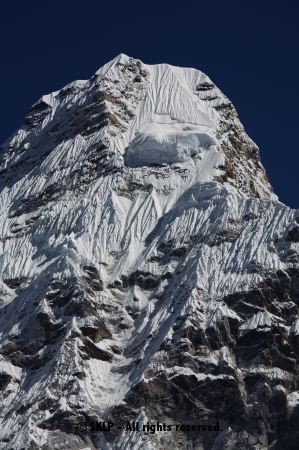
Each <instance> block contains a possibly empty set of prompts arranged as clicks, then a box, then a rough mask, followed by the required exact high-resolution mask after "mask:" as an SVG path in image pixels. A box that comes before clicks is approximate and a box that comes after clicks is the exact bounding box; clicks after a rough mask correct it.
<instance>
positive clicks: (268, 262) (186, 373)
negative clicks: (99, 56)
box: [0, 54, 299, 450]
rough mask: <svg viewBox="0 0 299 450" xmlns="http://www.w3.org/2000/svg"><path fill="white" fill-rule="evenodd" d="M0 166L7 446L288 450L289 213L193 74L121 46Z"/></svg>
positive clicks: (31, 125)
mask: <svg viewBox="0 0 299 450" xmlns="http://www.w3.org/2000/svg"><path fill="white" fill-rule="evenodd" d="M0 174H1V181H0V189H1V193H0V206H1V217H0V248H1V251H0V301H1V323H0V330H1V341H0V345H1V356H0V389H1V408H0V414H1V415H0V419H1V432H0V439H1V440H0V448H1V449H6V450H9V449H14V450H21V449H26V450H27V449H29V450H35V449H42V450H50V449H51V450H52V449H54V448H57V449H63V450H67V449H69V450H79V449H81V450H83V449H87V448H88V449H96V448H98V449H119V450H120V449H132V450H135V449H136V450H137V449H141V448H142V449H143V448H144V449H169V448H172V449H177V448H180V449H186V450H187V449H190V448H194V449H197V450H210V449H211V450H212V449H213V450H217V449H226V450H229V449H231V450H233V449H235V448H243V449H248V450H249V449H254V448H260V449H266V448H269V446H270V445H271V448H273V449H275V450H281V449H284V448H285V449H295V448H298V445H299V444H298V434H296V433H297V432H296V431H295V432H294V427H293V424H294V423H296V421H297V420H299V401H298V398H299V394H298V378H297V371H298V356H299V340H298V303H299V265H298V264H299V225H298V222H299V214H298V213H297V211H295V210H292V209H290V208H288V207H286V206H285V205H283V204H281V203H280V202H278V200H277V197H276V195H275V194H274V193H273V191H272V188H271V185H270V184H269V181H268V180H267V177H266V174H265V171H264V168H263V167H262V165H261V162H260V158H259V150H258V147H257V146H256V145H255V144H254V143H253V142H252V140H251V139H250V138H249V137H248V136H247V134H246V133H245V131H244V128H243V126H242V125H241V123H240V121H239V119H238V116H237V113H236V111H235V109H234V107H233V105H232V104H231V102H230V101H229V100H228V99H227V98H226V97H225V96H224V95H223V93H222V92H221V91H220V90H219V89H218V88H217V87H216V86H215V85H214V84H213V83H212V81H211V80H210V79H209V78H208V77H207V76H206V75H205V74H203V73H202V72H200V71H198V70H195V69H189V68H188V69H187V68H179V67H172V66H169V65H167V64H159V65H152V66H150V65H146V64H143V63H142V62H141V61H139V60H136V59H133V58H130V57H128V56H126V55H123V54H121V55H119V56H118V57H117V58H115V59H114V60H113V61H111V62H109V63H108V64H106V65H105V66H104V67H102V68H101V69H100V70H98V71H97V72H96V74H95V75H93V76H92V77H91V79H90V80H87V81H75V82H73V83H71V84H69V85H68V86H66V87H64V88H63V89H61V90H59V91H57V92H53V93H51V94H48V95H45V96H43V97H42V98H41V99H40V100H39V101H37V102H36V103H35V104H34V105H33V106H32V107H31V109H30V110H29V112H28V115H27V116H26V118H25V120H24V124H23V125H22V126H21V128H20V129H19V130H18V131H17V132H16V133H15V134H14V135H13V136H11V137H10V138H9V139H8V140H7V142H5V143H4V144H3V146H2V147H1V149H0ZM165 399H167V402H165ZM178 404H179V408H178ZM257 404H258V405H259V407H258V408H257V407H256V405H257ZM103 420H113V421H114V422H115V424H117V426H124V427H125V424H126V422H128V421H129V420H131V421H136V420H138V421H139V422H140V424H141V425H142V424H145V423H146V422H147V421H151V422H155V423H156V422H157V421H160V422H165V423H169V424H171V423H178V424H179V423H189V424H193V425H197V424H200V423H210V424H211V423H212V424H214V423H216V422H217V421H219V422H220V423H221V431H215V432H204V431H201V430H197V431H195V432H193V433H189V432H188V431H186V430H185V431H184V430H181V431H176V430H175V429H173V430H171V431H169V432H157V433H154V434H151V433H150V434H143V433H139V434H138V433H136V432H135V433H134V432H125V431H120V430H119V429H118V428H117V427H115V428H114V430H113V432H112V433H106V434H105V433H104V434H103V433H92V432H91V431H92V430H91V429H90V428H89V425H90V424H91V423H92V422H94V421H99V422H100V421H103ZM82 421H83V422H86V424H87V431H86V433H82V432H81V431H80V430H78V427H77V424H78V423H79V422H82ZM257 424H258V425H257ZM290 430H293V431H292V434H291V436H290ZM257 446H259V447H257Z"/></svg>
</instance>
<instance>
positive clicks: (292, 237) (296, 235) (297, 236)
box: [287, 227, 299, 242]
mask: <svg viewBox="0 0 299 450" xmlns="http://www.w3.org/2000/svg"><path fill="white" fill-rule="evenodd" d="M287 239H288V241H292V242H299V227H294V228H292V230H290V231H289V232H288V234H287Z"/></svg>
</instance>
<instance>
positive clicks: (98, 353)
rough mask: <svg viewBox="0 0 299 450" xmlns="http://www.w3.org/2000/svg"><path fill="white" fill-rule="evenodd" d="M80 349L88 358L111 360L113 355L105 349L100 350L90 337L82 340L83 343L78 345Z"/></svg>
mask: <svg viewBox="0 0 299 450" xmlns="http://www.w3.org/2000/svg"><path fill="white" fill-rule="evenodd" d="M80 348H81V350H82V351H83V352H84V353H85V354H86V355H88V357H90V358H95V359H100V360H102V361H110V362H111V361H112V360H113V355H112V354H111V353H109V352H107V350H102V349H101V348H99V347H97V346H96V345H95V344H94V343H93V342H92V341H91V340H90V339H88V338H87V339H85V340H84V345H83V346H82V347H80Z"/></svg>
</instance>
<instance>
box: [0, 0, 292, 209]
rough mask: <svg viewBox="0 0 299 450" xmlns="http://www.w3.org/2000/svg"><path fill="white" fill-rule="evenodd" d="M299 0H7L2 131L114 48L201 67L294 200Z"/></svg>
mask: <svg viewBox="0 0 299 450" xmlns="http://www.w3.org/2000/svg"><path fill="white" fill-rule="evenodd" d="M298 37H299V2H298V1H296V0H281V1H276V0H272V1H271V0H269V1H263V0H251V1H250V0H243V1H240V0H238V1H235V0H231V1H230V0H226V1H224V0H222V1H220V0H216V1H212V0H205V1H201V0H197V1H188V0H185V1H180V2H175V1H174V0H173V1H168V0H160V1H156V0H152V1H141V0H139V1H135V0H134V1H130V0H126V1H119V0H113V1H109V0H105V1H102V0H80V1H77V0H59V1H57V0H51V1H50V0H43V1H41V0H27V1H24V0H10V1H8V0H7V1H2V2H1V13H0V55H1V70H0V81H1V83H0V90H1V103H0V108H1V110H0V114H1V115H0V117H1V126H0V141H1V142H2V141H4V140H5V139H6V138H7V137H8V136H9V135H10V134H11V133H12V132H13V131H14V130H15V129H16V128H17V127H19V126H20V124H21V123H22V121H23V118H24V115H25V114H26V111H27V109H28V108H29V106H30V105H31V104H32V103H33V102H34V101H36V100H37V99H38V98H39V97H40V96H41V95H42V94H45V93H48V92H51V91H55V90H57V89H59V88H61V87H62V86H63V85H65V84H67V83H69V82H70V81H73V80H75V79H86V78H90V76H91V75H92V74H93V73H94V72H95V71H96V70H97V69H98V68H99V67H101V66H102V65H103V64H104V63H105V62H107V61H109V60H110V59H112V58H114V57H115V56H116V55H118V54H119V53H126V54H128V55H129V56H133V57H135V58H139V59H141V60H142V61H143V62H145V63H149V64H154V63H161V62H167V63H169V64H173V65H179V66H189V67H195V68H198V69H200V70H202V71H204V72H206V73H207V74H208V75H209V77H210V78H212V80H213V81H214V82H215V83H216V84H217V85H218V87H219V88H220V89H221V90H222V91H223V92H224V93H225V94H226V95H227V96H228V97H229V98H230V100H231V101H232V102H233V103H234V105H235V107H236V108H237V111H238V113H239V116H240V118H241V121H242V122H243V124H244V126H245V128H246V130H247V132H248V134H249V135H250V136H251V137H252V138H253V140H254V141H255V142H256V143H257V144H258V145H259V147H260V150H261V157H262V161H263V164H264V166H265V167H266V170H267V173H268V175H269V177H270V181H271V182H272V185H273V186H274V189H275V191H276V193H277V194H278V196H279V198H280V200H281V201H282V202H284V203H286V204H288V205H290V206H292V207H298V208H299V198H298V189H297V180H298V175H299V164H298V162H299V157H298V150H299V149H298V139H297V137H296V136H297V135H296V133H297V131H298V134H299V127H298V109H299V94H298V80H299V58H298V55H299V45H298V43H299V39H298Z"/></svg>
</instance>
